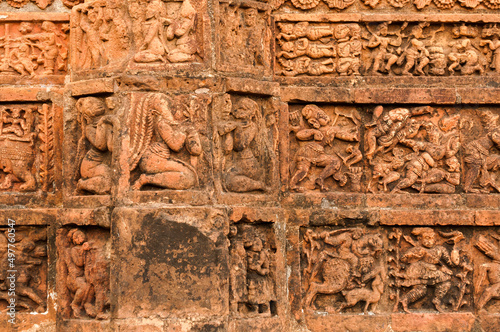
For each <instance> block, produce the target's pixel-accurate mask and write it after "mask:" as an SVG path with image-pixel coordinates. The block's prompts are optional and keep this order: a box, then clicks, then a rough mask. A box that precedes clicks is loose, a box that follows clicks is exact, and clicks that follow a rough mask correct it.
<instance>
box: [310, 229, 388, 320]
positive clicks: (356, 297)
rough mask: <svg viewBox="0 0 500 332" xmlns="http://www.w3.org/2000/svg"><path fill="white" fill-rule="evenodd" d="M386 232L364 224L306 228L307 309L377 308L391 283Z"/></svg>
mask: <svg viewBox="0 0 500 332" xmlns="http://www.w3.org/2000/svg"><path fill="white" fill-rule="evenodd" d="M384 246H385V245H384V238H383V234H380V233H377V232H375V231H372V230H368V229H366V228H364V227H348V228H328V227H314V228H307V229H305V230H304V231H303V232H302V248H301V249H302V260H301V262H302V264H303V265H302V276H303V279H302V280H303V289H304V290H305V297H304V302H303V308H304V309H305V310H321V311H327V312H330V313H347V312H348V313H352V312H364V313H367V312H368V310H369V309H370V311H376V308H377V305H378V304H379V301H380V299H381V297H382V295H383V294H384V288H385V286H386V285H387V273H386V270H385V266H384V257H383V250H384Z"/></svg>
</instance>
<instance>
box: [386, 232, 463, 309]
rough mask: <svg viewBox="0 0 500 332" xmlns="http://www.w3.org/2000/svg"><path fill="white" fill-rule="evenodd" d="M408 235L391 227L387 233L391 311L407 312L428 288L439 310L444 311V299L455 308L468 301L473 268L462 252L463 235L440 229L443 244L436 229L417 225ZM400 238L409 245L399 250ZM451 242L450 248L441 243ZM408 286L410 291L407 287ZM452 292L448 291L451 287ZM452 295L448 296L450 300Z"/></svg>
mask: <svg viewBox="0 0 500 332" xmlns="http://www.w3.org/2000/svg"><path fill="white" fill-rule="evenodd" d="M411 235H413V236H415V237H416V238H417V240H416V241H415V240H414V239H413V237H412V236H410V235H403V233H402V232H401V230H397V229H396V230H394V232H392V233H391V234H390V235H389V239H391V240H393V242H395V243H394V247H391V248H390V249H389V251H390V252H392V253H393V254H392V255H391V256H390V257H389V260H388V262H389V264H390V265H389V275H390V276H391V277H393V278H394V281H393V282H391V283H390V285H391V287H393V288H395V291H394V292H393V294H392V295H391V299H393V300H395V302H396V303H395V305H394V311H397V310H398V309H399V305H401V306H402V308H403V310H404V311H405V312H407V313H410V310H409V306H410V305H411V304H413V303H416V302H417V301H419V300H420V299H423V298H425V296H426V295H427V293H428V288H433V289H434V292H433V299H432V301H431V302H432V304H433V306H434V308H435V309H436V310H437V311H438V312H441V313H442V312H445V310H446V309H447V308H446V307H445V303H444V299H445V297H446V298H447V299H448V302H449V303H452V308H451V309H452V310H453V311H458V310H460V308H461V307H462V306H464V305H466V304H467V303H468V301H466V300H465V298H464V297H465V295H466V294H467V293H468V292H469V291H468V288H469V284H470V283H471V281H470V279H471V277H470V275H469V276H467V275H468V274H469V272H471V271H472V265H471V264H470V258H469V257H468V255H467V254H466V253H465V252H464V250H463V249H461V248H462V245H461V244H460V242H462V241H463V240H464V235H463V234H462V233H461V232H459V231H452V232H441V231H440V232H439V235H440V238H441V239H440V240H441V241H442V243H443V245H442V244H437V241H438V238H437V237H438V235H437V232H436V231H435V230H434V229H432V228H429V227H416V228H414V229H413V230H412V231H411ZM403 241H405V243H407V244H409V245H410V247H409V248H408V246H407V245H404V247H406V248H408V249H406V250H404V251H403V252H401V248H403V246H402V244H403ZM445 243H450V244H452V245H453V246H452V249H451V250H450V249H448V247H447V246H444V244H445ZM408 288H409V290H407V289H408ZM451 289H452V290H453V292H452V293H453V294H450V295H449V293H450V290H451ZM449 297H451V299H449Z"/></svg>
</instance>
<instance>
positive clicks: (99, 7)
mask: <svg viewBox="0 0 500 332" xmlns="http://www.w3.org/2000/svg"><path fill="white" fill-rule="evenodd" d="M70 20H71V44H72V45H73V47H72V51H71V52H72V54H71V64H72V68H73V70H91V69H103V68H108V67H114V66H118V65H120V64H122V63H123V62H124V61H125V60H126V58H127V55H128V53H129V49H130V46H131V42H130V36H129V35H130V32H129V30H130V28H129V26H128V22H127V17H126V14H125V8H124V7H123V5H122V4H120V3H119V2H117V1H110V2H106V1H102V0H94V1H88V2H85V3H82V4H79V5H77V6H75V7H73V9H72V12H71V18H70Z"/></svg>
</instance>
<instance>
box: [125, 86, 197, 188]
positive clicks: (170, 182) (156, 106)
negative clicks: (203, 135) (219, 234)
mask: <svg viewBox="0 0 500 332" xmlns="http://www.w3.org/2000/svg"><path fill="white" fill-rule="evenodd" d="M132 105H134V106H133V107H132V108H131V114H130V121H129V126H130V135H131V136H130V137H131V140H130V151H129V166H130V170H131V171H134V170H135V169H136V168H137V170H138V171H139V174H140V175H139V177H138V179H137V180H135V182H134V183H133V185H132V189H133V190H140V189H141V188H142V187H144V186H146V185H148V186H154V187H159V188H164V189H175V190H185V189H190V188H193V187H196V186H198V185H199V179H198V172H197V170H196V165H197V161H198V159H199V158H200V157H201V156H202V153H203V149H202V146H201V141H200V134H199V133H198V131H197V130H196V128H195V123H194V118H193V116H192V113H193V112H194V111H195V109H194V108H193V107H194V106H195V105H190V106H189V109H188V111H187V112H186V113H184V114H178V113H175V112H174V109H173V107H174V100H173V99H172V98H171V97H169V96H167V95H165V94H161V93H148V94H144V95H133V98H132Z"/></svg>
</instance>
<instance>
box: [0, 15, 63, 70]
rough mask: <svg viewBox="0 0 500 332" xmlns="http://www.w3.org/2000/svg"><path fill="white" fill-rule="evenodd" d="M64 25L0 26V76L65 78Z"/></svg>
mask: <svg viewBox="0 0 500 332" xmlns="http://www.w3.org/2000/svg"><path fill="white" fill-rule="evenodd" d="M68 34H69V25H68V24H67V23H60V22H51V21H49V20H47V21H25V22H2V23H0V75H9V76H10V75H12V76H28V77H31V78H33V77H39V76H49V77H50V76H51V75H65V74H66V73H67V70H68V68H67V62H68V41H69V38H68Z"/></svg>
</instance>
